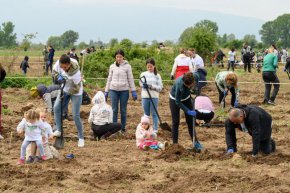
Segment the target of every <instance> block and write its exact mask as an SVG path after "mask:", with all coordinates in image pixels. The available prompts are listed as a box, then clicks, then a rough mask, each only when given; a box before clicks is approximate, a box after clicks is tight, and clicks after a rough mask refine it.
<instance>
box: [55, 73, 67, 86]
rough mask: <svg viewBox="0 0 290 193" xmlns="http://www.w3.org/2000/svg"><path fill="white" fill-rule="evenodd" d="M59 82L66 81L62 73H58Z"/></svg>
mask: <svg viewBox="0 0 290 193" xmlns="http://www.w3.org/2000/svg"><path fill="white" fill-rule="evenodd" d="M57 82H58V83H59V84H62V83H64V82H65V78H64V77H63V76H62V75H60V74H59V75H58V76H57Z"/></svg>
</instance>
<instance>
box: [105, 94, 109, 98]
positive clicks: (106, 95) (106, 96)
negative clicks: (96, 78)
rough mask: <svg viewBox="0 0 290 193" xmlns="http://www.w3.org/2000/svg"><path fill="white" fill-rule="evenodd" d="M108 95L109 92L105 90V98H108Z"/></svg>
mask: <svg viewBox="0 0 290 193" xmlns="http://www.w3.org/2000/svg"><path fill="white" fill-rule="evenodd" d="M108 96H109V92H105V98H106V100H107V99H108Z"/></svg>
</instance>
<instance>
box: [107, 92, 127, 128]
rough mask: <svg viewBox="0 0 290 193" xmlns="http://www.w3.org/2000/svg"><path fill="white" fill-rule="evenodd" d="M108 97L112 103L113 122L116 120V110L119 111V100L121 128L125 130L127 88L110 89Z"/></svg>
mask: <svg viewBox="0 0 290 193" xmlns="http://www.w3.org/2000/svg"><path fill="white" fill-rule="evenodd" d="M110 99H111V103H112V109H113V122H114V123H117V122H118V111H119V101H120V109H121V124H122V130H125V127H126V121H127V104H128V100H129V91H128V90H124V91H115V90H110Z"/></svg>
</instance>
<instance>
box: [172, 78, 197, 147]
mask: <svg viewBox="0 0 290 193" xmlns="http://www.w3.org/2000/svg"><path fill="white" fill-rule="evenodd" d="M194 84H195V82H194V76H193V74H192V72H187V73H185V74H184V75H183V76H180V77H179V78H177V79H176V81H175V83H174V85H173V86H172V88H171V91H170V94H169V97H170V99H169V106H170V111H171V117H172V139H173V143H175V144H177V143H178V128H179V124H180V109H182V110H183V111H184V114H185V119H186V124H187V127H188V133H189V135H190V138H191V141H193V129H194V128H193V117H196V112H195V110H194V108H193V104H192V100H191V95H190V90H191V88H192V87H194ZM193 148H195V149H199V150H201V149H202V145H201V144H200V143H199V142H198V141H196V142H195V144H193Z"/></svg>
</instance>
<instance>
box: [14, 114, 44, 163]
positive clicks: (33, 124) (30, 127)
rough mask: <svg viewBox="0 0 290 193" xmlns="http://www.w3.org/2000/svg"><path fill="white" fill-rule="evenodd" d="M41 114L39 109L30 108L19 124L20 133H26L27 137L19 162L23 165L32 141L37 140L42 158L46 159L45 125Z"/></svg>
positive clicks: (18, 130)
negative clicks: (44, 145) (44, 147)
mask: <svg viewBox="0 0 290 193" xmlns="http://www.w3.org/2000/svg"><path fill="white" fill-rule="evenodd" d="M39 118H40V114H39V112H38V111H36V110H33V109H30V110H28V111H27V112H26V113H25V114H24V118H23V119H22V121H21V122H20V123H19V124H18V126H17V132H18V134H22V133H23V132H24V133H25V138H24V141H23V143H22V146H21V153H20V160H19V161H18V162H17V164H19V165H22V164H24V162H25V153H26V148H27V146H28V145H29V144H30V143H31V142H35V143H36V145H37V148H38V149H39V152H40V155H41V159H42V160H46V156H45V154H44V149H43V145H42V141H45V140H46V139H45V127H44V124H43V123H42V121H40V120H39Z"/></svg>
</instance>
